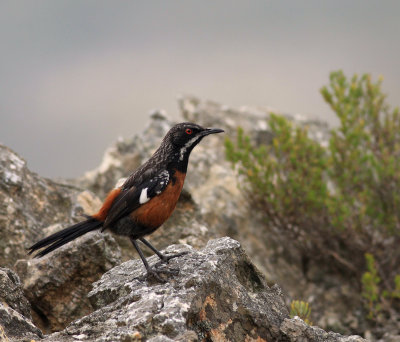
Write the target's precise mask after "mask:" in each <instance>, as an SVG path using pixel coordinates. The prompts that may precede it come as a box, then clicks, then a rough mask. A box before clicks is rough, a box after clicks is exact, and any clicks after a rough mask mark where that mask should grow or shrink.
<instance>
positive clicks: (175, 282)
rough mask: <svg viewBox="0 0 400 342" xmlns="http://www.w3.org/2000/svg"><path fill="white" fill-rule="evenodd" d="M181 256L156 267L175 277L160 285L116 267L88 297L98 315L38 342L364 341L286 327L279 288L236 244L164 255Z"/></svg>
mask: <svg viewBox="0 0 400 342" xmlns="http://www.w3.org/2000/svg"><path fill="white" fill-rule="evenodd" d="M181 252H188V253H187V254H186V255H184V256H181V257H178V258H174V259H171V260H170V262H169V264H167V265H161V266H160V267H163V268H164V267H165V268H166V269H168V270H171V269H177V270H179V274H177V275H174V276H171V275H169V276H168V277H167V278H166V282H165V283H159V282H154V281H153V280H152V279H151V278H147V277H146V276H145V270H144V267H143V264H142V263H141V261H140V260H130V261H127V262H125V263H123V264H121V265H119V266H116V267H114V268H113V269H111V270H110V271H108V272H107V273H105V274H104V275H103V276H102V278H101V279H100V280H99V281H97V282H96V283H94V284H93V290H92V291H91V292H90V293H89V300H90V302H91V303H92V305H93V307H94V309H95V311H94V312H92V313H91V314H89V315H87V316H85V317H83V318H81V319H78V320H76V321H74V322H72V323H71V324H70V325H69V326H68V327H67V328H66V329H64V330H63V331H61V332H57V333H54V334H51V335H49V336H46V338H45V339H44V340H43V342H50V341H51V342H67V341H71V342H72V341H113V342H116V341H153V342H155V341H185V342H186V341H306V339H305V338H308V339H307V341H327V342H328V341H329V342H331V341H332V342H333V341H341V342H345V341H354V342H355V341H360V342H361V341H364V340H363V339H361V338H360V337H343V336H341V335H339V334H333V333H329V334H328V333H326V332H325V331H323V330H322V329H318V328H312V327H308V326H306V325H305V324H304V323H302V321H301V322H298V320H293V319H290V318H289V316H288V310H287V307H286V305H285V301H284V298H283V294H282V291H281V290H280V288H279V286H277V285H274V286H272V287H269V286H268V285H267V282H266V280H265V278H264V277H263V275H262V274H261V273H260V272H259V271H258V270H257V268H256V267H255V266H254V265H253V264H252V262H251V261H250V259H249V258H248V256H247V255H246V253H245V252H244V250H243V249H242V248H241V246H240V244H239V243H238V242H237V241H235V240H232V239H230V238H227V237H226V238H220V239H216V240H211V241H209V242H208V244H207V245H206V247H204V248H203V249H201V250H200V251H196V250H195V249H193V248H192V247H190V246H188V245H173V246H170V247H168V248H167V249H166V250H165V251H164V253H166V254H170V253H181ZM149 261H150V264H154V263H156V261H157V259H156V257H150V258H149Z"/></svg>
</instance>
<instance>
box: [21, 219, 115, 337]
mask: <svg viewBox="0 0 400 342" xmlns="http://www.w3.org/2000/svg"><path fill="white" fill-rule="evenodd" d="M59 229H60V227H59V225H56V226H53V227H52V230H54V231H55V230H59ZM120 262H121V252H120V249H119V246H118V244H117V243H116V242H115V240H114V239H113V238H112V236H111V235H109V234H102V233H100V232H93V233H89V234H87V235H85V236H83V237H81V238H79V239H77V240H75V241H73V242H71V243H69V244H67V245H65V246H63V247H61V248H59V249H57V250H56V251H54V252H53V253H50V254H48V255H46V256H44V257H43V258H40V259H21V260H18V261H17V263H16V264H15V269H16V271H17V273H18V274H19V276H20V278H21V280H22V284H23V289H24V293H25V296H26V297H27V298H28V299H29V301H30V302H31V304H32V307H33V314H34V321H35V323H36V324H37V325H38V326H40V328H41V329H42V330H43V331H45V332H50V331H58V330H61V329H63V328H65V326H66V325H67V324H68V323H70V322H71V321H73V320H75V319H77V318H79V317H82V316H84V315H87V314H88V313H90V312H91V311H92V307H91V305H90V302H89V300H88V298H87V293H88V292H89V291H90V289H91V284H92V283H93V282H94V281H96V280H98V279H99V278H100V276H101V275H102V274H103V273H104V272H106V271H108V270H109V269H110V268H112V267H113V266H115V265H117V264H119V263H120Z"/></svg>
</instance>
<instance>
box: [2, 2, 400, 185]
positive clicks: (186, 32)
mask: <svg viewBox="0 0 400 342" xmlns="http://www.w3.org/2000/svg"><path fill="white" fill-rule="evenodd" d="M399 18H400V2H399V1H396V0H392V1H372V0H357V1H351V2H350V1H344V0H343V1H329V2H328V1H320V0H315V1H296V2H294V1H284V0H280V1H243V2H235V3H233V2H232V1H217V2H212V3H211V2H205V1H191V2H184V1H151V2H144V1H143V2H134V1H131V2H125V1H112V2H111V1H99V0H96V1H94V0H93V1H85V2H72V1H66V0H63V1H61V0H60V1H56V2H54V1H50V0H49V1H13V0H10V1H8V0H6V1H2V2H1V4H0V49H1V53H0V80H1V81H0V142H1V143H3V144H6V145H7V146H9V147H11V148H12V149H13V150H15V151H16V152H18V153H19V154H20V155H21V156H22V157H24V158H25V159H26V160H27V161H28V166H29V168H30V169H31V170H34V171H36V172H38V173H39V174H41V175H43V176H47V177H76V176H79V175H81V174H82V173H83V172H84V171H87V170H90V169H92V168H94V167H96V166H97V165H98V164H99V163H100V160H101V157H102V155H103V152H104V150H105V148H106V147H107V146H109V145H110V144H111V143H112V142H113V141H115V140H116V139H117V137H118V136H125V137H128V136H131V135H132V134H133V133H136V132H139V131H141V130H142V129H143V127H144V126H145V124H146V121H147V116H148V113H149V111H150V110H152V109H155V108H162V109H166V110H167V112H168V113H169V115H170V116H172V117H174V118H178V113H177V106H176V97H177V95H179V94H193V95H196V96H199V97H201V98H203V99H210V100H215V101H217V102H221V103H224V104H227V105H229V106H241V105H254V106H257V105H260V106H270V107H272V108H276V110H278V111H280V112H285V113H302V114H305V115H307V116H310V117H314V118H320V119H326V120H328V121H329V123H330V124H333V125H334V124H335V119H334V117H333V114H332V113H331V111H330V109H329V108H328V106H327V105H326V104H325V103H324V101H323V99H322V97H321V95H320V94H319V89H320V88H321V86H322V85H325V84H327V83H328V75H329V72H330V71H332V70H336V69H343V70H344V71H345V72H346V73H347V74H352V73H354V72H358V73H364V72H369V73H372V75H373V76H375V77H378V76H379V75H383V76H384V78H385V81H384V83H383V88H384V91H385V92H386V93H388V94H389V103H391V104H393V105H398V104H400V82H399V79H400V63H399V61H400V44H399V34H400V20H399Z"/></svg>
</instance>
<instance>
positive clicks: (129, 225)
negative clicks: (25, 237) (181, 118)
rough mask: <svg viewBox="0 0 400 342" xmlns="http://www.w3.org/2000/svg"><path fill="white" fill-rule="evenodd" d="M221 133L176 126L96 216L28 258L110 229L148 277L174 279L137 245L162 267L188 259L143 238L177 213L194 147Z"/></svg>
mask: <svg viewBox="0 0 400 342" xmlns="http://www.w3.org/2000/svg"><path fill="white" fill-rule="evenodd" d="M222 132H224V131H223V130H222V129H219V128H204V127H202V126H200V125H197V124H195V123H191V122H182V123H179V124H176V125H174V126H173V127H172V128H171V129H170V130H169V131H168V132H167V134H166V135H165V137H164V138H163V140H162V142H161V144H160V146H159V147H158V149H157V150H156V151H155V152H154V154H153V155H152V156H151V157H150V158H149V159H148V160H147V161H146V162H145V163H144V164H142V165H141V166H139V167H138V168H137V169H136V170H134V171H133V172H132V173H131V174H130V175H129V176H128V177H127V178H126V180H125V182H124V183H123V184H122V185H121V186H119V187H116V188H114V189H112V190H111V191H110V192H109V193H108V195H107V196H106V198H105V200H104V202H103V204H102V206H101V208H100V210H99V211H98V212H97V213H95V214H93V215H86V214H85V215H84V216H85V220H83V221H81V222H78V223H76V224H74V225H72V226H70V227H67V228H65V229H62V230H61V231H59V232H56V233H54V234H52V235H50V236H48V237H46V238H44V239H42V240H40V241H38V242H36V243H35V244H33V245H32V246H30V247H29V248H28V253H29V254H32V253H34V252H37V251H38V250H40V251H39V252H37V254H36V255H35V257H37V258H40V257H43V256H44V255H46V254H48V253H50V252H52V251H54V250H55V249H57V248H59V247H61V246H63V245H65V244H66V243H68V242H70V241H72V240H75V239H76V238H78V237H80V236H82V235H84V234H86V233H88V232H91V231H95V230H100V231H101V232H103V231H105V230H109V231H111V232H112V233H114V234H117V235H122V236H126V237H128V238H129V239H130V241H131V242H132V244H133V247H134V248H135V249H136V251H137V252H138V254H139V256H140V258H141V259H142V262H143V264H144V267H145V268H146V271H147V276H153V277H155V278H156V279H157V280H159V281H162V282H164V280H163V279H162V278H161V277H160V276H159V274H161V273H164V274H176V273H177V270H172V271H168V270H166V269H163V270H161V269H159V268H158V267H157V264H156V266H154V267H151V266H150V265H149V263H148V261H147V260H146V258H145V256H144V254H143V252H142V250H141V248H140V247H139V244H138V241H140V242H142V243H143V244H144V245H145V246H147V247H148V248H150V249H151V250H152V251H153V252H154V253H155V254H157V256H158V257H159V258H160V262H159V263H158V264H160V263H164V262H165V263H168V261H169V260H170V259H172V258H175V257H178V256H181V255H182V254H184V253H179V254H175V255H164V254H162V253H161V252H160V251H158V250H157V249H156V248H155V247H154V246H153V245H152V244H151V243H150V242H149V241H147V240H146V239H145V236H147V235H150V234H151V233H153V232H154V231H155V230H157V229H158V228H159V227H160V226H161V225H162V224H163V223H164V222H165V221H166V220H167V219H168V218H169V217H170V216H171V214H172V212H173V211H174V209H175V206H176V204H177V202H178V199H179V196H180V194H181V191H182V187H183V183H184V181H185V176H186V172H187V168H188V163H189V156H190V153H191V152H192V150H193V148H194V147H195V146H196V145H197V144H198V143H200V141H201V140H202V139H203V138H204V137H206V136H207V135H210V134H216V133H222ZM43 248H44V249H43Z"/></svg>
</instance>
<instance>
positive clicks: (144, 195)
mask: <svg viewBox="0 0 400 342" xmlns="http://www.w3.org/2000/svg"><path fill="white" fill-rule="evenodd" d="M136 198H137V197H136ZM149 200H150V198H149V197H147V188H144V189H143V190H142V192H141V193H140V198H139V203H140V204H144V203H146V202H148V201H149Z"/></svg>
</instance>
